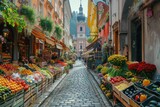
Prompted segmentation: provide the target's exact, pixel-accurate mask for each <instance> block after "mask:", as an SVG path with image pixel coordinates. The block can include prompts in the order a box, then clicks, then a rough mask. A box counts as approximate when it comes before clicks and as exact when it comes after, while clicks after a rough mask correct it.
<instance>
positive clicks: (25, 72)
mask: <svg viewBox="0 0 160 107" xmlns="http://www.w3.org/2000/svg"><path fill="white" fill-rule="evenodd" d="M19 73H20V74H21V75H33V72H32V71H31V70H28V69H23V70H21V71H20V72H19Z"/></svg>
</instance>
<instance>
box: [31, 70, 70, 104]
mask: <svg viewBox="0 0 160 107" xmlns="http://www.w3.org/2000/svg"><path fill="white" fill-rule="evenodd" d="M66 75H67V74H66V73H65V74H63V75H62V76H61V77H60V78H58V79H57V80H55V82H54V83H53V84H52V85H51V86H50V87H49V89H48V90H46V92H45V93H43V94H42V95H41V96H40V97H39V98H38V99H37V100H36V102H35V103H34V104H32V105H31V107H39V106H40V105H42V104H43V103H44V102H45V100H46V99H47V98H48V97H49V96H50V95H51V94H52V92H53V91H54V89H55V88H56V87H57V86H58V85H59V84H60V83H61V81H62V80H63V79H64V78H65V77H66Z"/></svg>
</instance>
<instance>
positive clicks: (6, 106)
mask: <svg viewBox="0 0 160 107" xmlns="http://www.w3.org/2000/svg"><path fill="white" fill-rule="evenodd" d="M14 97H15V95H11V96H9V97H8V98H7V99H6V100H0V107H12V105H13V103H14Z"/></svg>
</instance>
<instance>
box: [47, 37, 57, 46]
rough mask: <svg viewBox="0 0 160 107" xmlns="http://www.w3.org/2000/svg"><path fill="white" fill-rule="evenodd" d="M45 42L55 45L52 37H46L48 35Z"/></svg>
mask: <svg viewBox="0 0 160 107" xmlns="http://www.w3.org/2000/svg"><path fill="white" fill-rule="evenodd" d="M46 43H47V44H49V45H52V46H54V45H55V41H54V40H53V39H52V38H48V37H46Z"/></svg>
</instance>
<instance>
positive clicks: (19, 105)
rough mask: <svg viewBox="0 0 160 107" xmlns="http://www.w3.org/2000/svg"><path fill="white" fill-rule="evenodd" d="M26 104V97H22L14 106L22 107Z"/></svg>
mask: <svg viewBox="0 0 160 107" xmlns="http://www.w3.org/2000/svg"><path fill="white" fill-rule="evenodd" d="M23 104H24V98H23V97H22V98H20V99H18V100H15V101H14V103H13V105H12V107H22V106H23Z"/></svg>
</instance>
